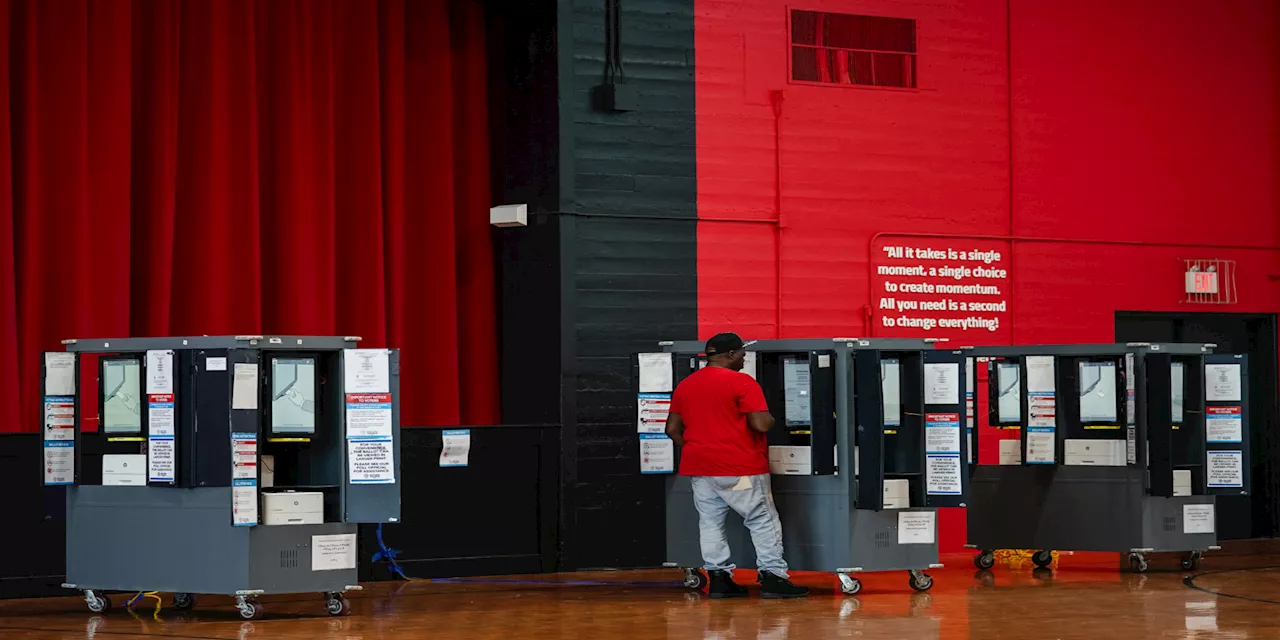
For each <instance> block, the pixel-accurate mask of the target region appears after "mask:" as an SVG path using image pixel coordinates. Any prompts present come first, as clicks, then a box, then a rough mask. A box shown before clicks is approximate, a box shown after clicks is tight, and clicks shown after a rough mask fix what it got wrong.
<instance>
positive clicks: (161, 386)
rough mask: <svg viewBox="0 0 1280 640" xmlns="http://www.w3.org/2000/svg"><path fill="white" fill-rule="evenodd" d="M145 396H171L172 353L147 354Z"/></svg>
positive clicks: (155, 351)
mask: <svg viewBox="0 0 1280 640" xmlns="http://www.w3.org/2000/svg"><path fill="white" fill-rule="evenodd" d="M147 394H148V395H151V394H169V395H172V394H173V351H170V350H168V349H164V350H151V351H148V352H147Z"/></svg>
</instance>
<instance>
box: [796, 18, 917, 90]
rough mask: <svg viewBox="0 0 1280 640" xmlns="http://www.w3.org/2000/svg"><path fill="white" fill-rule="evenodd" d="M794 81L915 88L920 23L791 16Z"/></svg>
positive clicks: (880, 19) (912, 21)
mask: <svg viewBox="0 0 1280 640" xmlns="http://www.w3.org/2000/svg"><path fill="white" fill-rule="evenodd" d="M791 80H792V82H803V83H814V84H824V85H832V84H833V85H853V86H869V87H893V88H898V89H915V88H916V21H915V20H908V19H906V18H881V17H875V16H855V15H848V14H843V13H826V12H823V11H799V10H792V12H791Z"/></svg>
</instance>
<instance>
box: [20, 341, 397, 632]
mask: <svg viewBox="0 0 1280 640" xmlns="http://www.w3.org/2000/svg"><path fill="white" fill-rule="evenodd" d="M358 341H359V338H355V337H347V338H343V337H296V336H279V337H275V336H237V337H189V338H127V339H111V340H68V341H66V342H65V344H66V350H67V353H57V352H50V353H46V354H44V356H45V357H44V363H43V364H44V366H43V385H44V386H43V389H44V391H45V401H46V404H45V406H46V411H45V415H46V420H45V452H46V465H45V467H46V468H45V483H46V484H49V485H58V484H61V485H68V486H67V584H65V585H64V586H65V587H66V588H69V589H77V590H80V591H82V592H83V593H84V594H85V600H86V602H87V603H88V606H89V609H90V610H91V611H94V612H102V611H106V610H107V609H109V608H110V606H111V603H110V600H109V598H108V597H107V595H106V593H107V592H110V591H125V592H169V593H173V594H174V602H173V606H174V607H175V608H177V609H187V608H190V607H192V606H194V604H195V598H194V595H195V594H221V595H229V596H232V597H234V598H235V599H236V607H237V610H238V611H239V613H240V615H241V616H242V617H243V618H245V619H253V618H257V617H259V616H260V615H261V614H262V606H261V604H260V603H259V602H258V601H257V599H258V596H261V595H265V594H282V593H305V592H316V593H321V594H323V595H324V598H325V608H326V610H327V611H328V613H330V614H332V615H345V614H347V613H348V612H349V611H350V603H349V602H348V601H347V599H346V597H345V593H346V592H348V591H352V590H358V589H360V587H359V585H358V584H357V571H356V563H357V560H356V559H357V554H358V548H357V547H358V541H357V535H356V531H357V525H358V524H359V523H374V522H396V521H398V520H399V517H400V486H399V483H398V474H397V467H399V459H400V429H399V424H400V412H399V402H398V400H399V352H398V351H397V350H393V349H357V348H355V347H356V345H357V342H358ZM93 367H96V373H97V375H96V376H95V375H94V369H93ZM86 374H87V375H86ZM95 378H96V379H97V384H96V385H95V386H96V387H97V390H96V393H92V394H85V393H84V389H82V388H81V387H82V386H83V387H90V386H91V385H94V380H95ZM82 380H83V381H84V384H83V385H81V384H80V382H81V381H82ZM94 397H96V403H97V406H91V405H90V406H86V403H85V402H84V401H83V400H88V402H89V403H92V402H93V400H92V398H94ZM50 407H54V409H50ZM71 413H74V420H72V416H71V415H70V414H71ZM95 414H97V415H98V416H100V419H99V429H98V431H97V432H96V433H95V432H88V431H82V429H81V425H82V423H83V422H84V420H83V418H84V417H85V416H93V415H95ZM264 461H270V463H271V464H263V463H264ZM139 466H141V467H145V469H139V468H138V467H139Z"/></svg>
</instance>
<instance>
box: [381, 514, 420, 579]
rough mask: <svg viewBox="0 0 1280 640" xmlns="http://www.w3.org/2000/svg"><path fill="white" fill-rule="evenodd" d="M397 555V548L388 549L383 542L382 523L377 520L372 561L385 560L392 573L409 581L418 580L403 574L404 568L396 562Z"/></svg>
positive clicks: (398, 552)
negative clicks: (375, 545)
mask: <svg viewBox="0 0 1280 640" xmlns="http://www.w3.org/2000/svg"><path fill="white" fill-rule="evenodd" d="M398 555H400V551H399V550H395V549H388V548H387V543H386V542H383V540H382V523H381V522H379V523H378V552H377V553H375V554H373V561H374V562H378V561H379V560H386V561H387V564H388V565H389V566H390V570H391V573H392V575H396V576H400V578H401V579H403V580H408V581H409V582H419V580H418V579H417V578H410V577H409V576H407V575H405V573H404V569H401V568H400V564H399V563H397V562H396V556H398Z"/></svg>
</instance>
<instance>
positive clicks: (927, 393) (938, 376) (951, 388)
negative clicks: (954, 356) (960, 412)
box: [924, 362, 960, 404]
mask: <svg viewBox="0 0 1280 640" xmlns="http://www.w3.org/2000/svg"><path fill="white" fill-rule="evenodd" d="M924 403H925V404H960V365H959V363H955V362H931V363H928V364H926V365H924Z"/></svg>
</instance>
